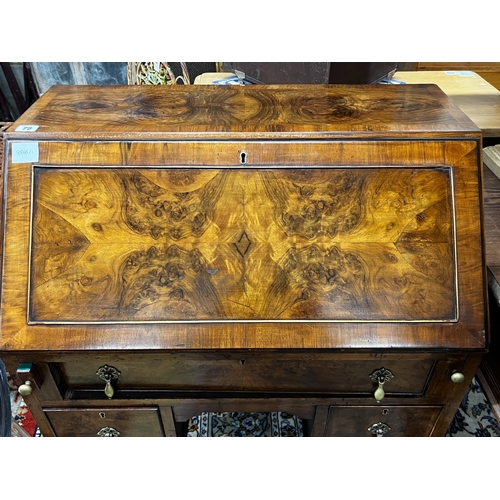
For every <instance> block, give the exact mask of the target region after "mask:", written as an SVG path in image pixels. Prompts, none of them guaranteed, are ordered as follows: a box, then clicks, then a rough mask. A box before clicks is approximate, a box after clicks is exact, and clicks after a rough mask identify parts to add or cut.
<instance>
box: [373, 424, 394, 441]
mask: <svg viewBox="0 0 500 500" xmlns="http://www.w3.org/2000/svg"><path fill="white" fill-rule="evenodd" d="M390 430H391V428H390V426H388V425H387V424H386V423H384V422H377V423H376V424H373V425H370V427H368V431H369V432H371V433H372V434H373V435H374V436H377V437H384V436H385V434H387V433H388V432H389V431H390Z"/></svg>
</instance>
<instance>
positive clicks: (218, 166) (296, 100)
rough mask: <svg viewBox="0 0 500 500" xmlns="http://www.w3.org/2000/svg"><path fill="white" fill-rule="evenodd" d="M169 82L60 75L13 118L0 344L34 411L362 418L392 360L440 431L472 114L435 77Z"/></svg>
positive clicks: (407, 394) (476, 316)
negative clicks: (380, 81) (113, 83)
mask: <svg viewBox="0 0 500 500" xmlns="http://www.w3.org/2000/svg"><path fill="white" fill-rule="evenodd" d="M176 87H178V88H176V89H167V88H158V87H155V86H151V87H148V86H144V87H142V86H141V88H137V87H117V88H106V87H102V88H97V87H71V86H68V87H56V88H54V89H53V90H51V91H49V92H47V93H46V94H45V95H44V96H42V98H41V99H40V100H39V101H38V102H37V103H36V104H35V105H34V106H33V107H32V108H31V109H30V110H29V111H28V112H27V113H26V114H25V115H24V116H23V117H22V118H21V119H20V120H19V123H18V124H17V125H19V124H26V125H28V124H29V125H37V126H38V129H37V130H36V131H35V132H30V133H28V132H15V131H12V132H7V134H6V138H7V143H6V144H7V155H8V161H7V162H6V175H5V176H4V179H5V182H6V184H5V189H4V193H5V200H4V207H3V210H4V212H3V214H4V221H5V227H4V237H3V242H4V258H3V271H4V277H3V282H2V315H1V336H0V353H1V355H2V358H4V359H5V362H6V365H7V367H8V370H9V371H10V372H11V373H13V377H14V380H15V382H16V384H18V385H21V384H25V383H27V382H29V383H30V384H31V386H32V394H31V395H29V396H27V397H26V399H27V401H28V404H29V405H30V407H31V409H32V412H33V414H34V416H35V418H36V419H37V421H39V422H40V428H41V429H42V432H43V434H44V435H46V436H52V435H54V436H55V435H76V434H77V433H78V432H79V431H76V430H73V428H74V427H75V426H80V425H81V426H82V428H85V429H87V430H86V431H85V432H87V431H88V432H90V433H91V434H92V435H93V433H95V432H96V431H95V425H94V424H95V423H96V422H95V421H94V420H96V419H97V421H98V422H99V419H102V418H103V417H101V416H100V415H99V412H103V411H104V413H106V415H108V411H110V412H113V411H115V410H116V415H115V416H114V417H113V418H114V419H116V423H117V425H118V424H120V425H121V424H122V423H123V425H124V428H128V429H129V430H130V433H131V434H132V435H142V434H141V433H143V432H144V427H143V423H144V416H147V415H150V416H151V415H153V417H154V418H153V420H155V422H157V424H154V425H153V424H151V422H150V423H149V424H148V425H152V427H151V428H152V429H154V430H151V433H153V432H157V431H158V432H161V434H162V435H174V434H179V433H182V432H184V431H185V425H186V424H185V422H186V421H187V420H188V419H189V418H190V417H191V416H192V415H196V414H199V412H200V411H288V412H291V413H294V414H296V415H298V416H300V417H301V418H303V419H304V423H305V424H304V425H305V429H306V434H307V435H337V434H335V433H337V432H338V427H337V423H335V422H341V421H343V419H344V417H343V416H342V415H345V413H344V412H343V411H341V408H346V407H347V408H350V407H356V408H361V409H360V410H359V411H357V412H355V415H354V414H353V417H352V418H355V419H356V421H357V423H356V426H357V427H356V429H354V428H353V427H350V426H349V425H347V426H346V427H345V429H344V430H343V431H342V432H341V434H340V435H350V433H351V432H353V433H355V435H365V434H366V429H365V423H364V422H365V418H364V416H363V415H365V414H366V412H365V411H364V410H363V409H362V408H368V410H366V411H368V413H370V412H371V413H370V415H372V413H373V412H375V413H376V412H377V411H378V408H380V404H379V403H377V400H376V399H375V396H374V394H375V391H376V390H377V389H378V385H379V384H380V383H381V382H380V381H377V380H378V379H377V378H375V379H372V375H373V374H374V373H375V372H376V371H377V370H382V371H384V372H385V370H389V371H390V372H391V373H392V375H393V376H392V378H390V380H389V381H385V382H383V383H384V384H385V385H384V390H385V391H386V393H385V394H386V395H385V397H384V403H383V404H384V408H385V407H389V406H390V407H394V411H395V413H396V412H397V411H400V416H399V417H397V419H396V421H397V422H399V423H398V424H397V425H396V424H395V425H396V427H397V426H399V428H400V432H401V433H402V434H403V435H429V434H431V435H442V434H443V433H444V432H445V430H446V428H447V426H448V424H449V422H450V420H451V419H452V418H453V415H454V413H455V410H456V407H457V406H458V404H459V403H460V401H461V399H462V398H463V395H464V393H465V391H466V389H467V384H469V383H470V381H471V379H472V377H473V375H474V374H475V373H476V369H477V366H478V364H479V363H480V361H481V358H482V356H483V353H484V351H485V348H486V346H487V332H486V305H485V300H484V296H485V290H486V269H485V266H484V259H483V247H482V238H481V230H482V199H481V192H482V180H483V179H482V170H481V167H480V158H481V151H480V143H481V132H480V130H479V129H478V128H477V127H476V126H475V125H474V124H473V123H472V122H471V121H470V119H468V118H467V117H466V116H465V115H464V114H463V113H462V112H461V111H460V110H459V109H458V108H457V107H456V106H454V105H453V104H452V102H451V101H450V99H449V98H447V97H446V96H445V95H444V93H443V92H442V91H440V90H439V88H438V87H437V86H435V85H424V86H410V85H408V86H377V85H375V86H358V87H351V86H349V87H341V86H302V87H298V86H283V87H280V86H269V87H266V86H254V87H236V88H226V87H222V88H221V87H215V86H213V87H212V86H195V87H189V86H186V87H182V86H176ZM26 142H28V143H29V144H30V145H33V146H34V145H35V144H36V146H37V147H36V148H34V150H36V151H37V156H38V158H37V159H36V160H32V161H29V162H22V160H21V162H19V163H17V162H16V161H19V160H16V158H14V157H13V155H12V151H13V148H14V149H15V148H16V147H18V145H19V143H26ZM106 365H107V368H106ZM110 366H111V367H114V369H115V370H116V371H117V372H119V373H114V375H116V379H115V378H113V379H112V380H108V381H106V380H105V378H102V370H101V368H103V367H105V369H104V368H103V370H104V371H106V370H108V369H109V367H110ZM456 372H461V373H463V375H464V377H463V382H462V383H455V382H453V381H452V375H453V374H454V373H456ZM114 375H113V376H114ZM107 376H108V377H111V375H110V374H109V373H108V375H107ZM111 388H112V389H113V390H110V389H111ZM105 390H106V392H105ZM109 398H111V399H109ZM331 407H336V408H337V407H338V409H339V412H338V414H337V413H335V412H334V411H333V410H332V411H330V408H331ZM396 407H399V408H400V410H396V409H395V408H396ZM427 408H432V411H431V412H430V413H429V412H427V410H426V409H427ZM106 409H107V410H106ZM141 409H143V410H141ZM146 409H149V410H148V411H146ZM105 410H106V411H105ZM96 411H97V413H96ZM419 412H422V413H421V414H422V415H423V416H424V417H425V421H426V422H427V423H426V424H425V425H423V426H421V427H418V428H417V427H415V426H414V425H413V424H412V418H411V416H412V414H414V413H415V414H418V413H419ZM334 413H335V414H334ZM375 413H373V415H375ZM111 414H112V413H109V415H111ZM89 415H90V417H89ZM349 418H351V417H349ZM129 424H130V426H129ZM368 425H370V423H368ZM118 430H119V429H118ZM127 432H128V431H127ZM398 432H399V431H398Z"/></svg>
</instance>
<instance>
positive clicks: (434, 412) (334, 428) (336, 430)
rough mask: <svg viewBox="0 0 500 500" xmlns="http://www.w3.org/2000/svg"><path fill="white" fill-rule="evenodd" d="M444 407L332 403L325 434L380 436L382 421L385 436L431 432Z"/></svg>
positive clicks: (408, 435) (403, 435) (404, 435)
mask: <svg viewBox="0 0 500 500" xmlns="http://www.w3.org/2000/svg"><path fill="white" fill-rule="evenodd" d="M440 411H441V408H440V407H439V406H436V407H432V406H422V407H418V408H411V407H404V406H402V407H398V406H394V407H383V406H380V407H376V408H370V407H359V406H352V407H342V406H332V407H331V408H330V411H329V413H328V423H327V428H326V434H325V436H329V437H342V436H359V437H377V436H376V435H375V434H373V433H372V430H373V432H376V426H377V424H379V423H382V424H385V425H386V426H387V427H386V428H385V430H384V431H383V432H384V434H383V436H384V437H411V436H420V437H426V436H429V435H430V434H431V432H432V429H433V427H434V424H435V422H436V418H437V416H438V415H439V412H440Z"/></svg>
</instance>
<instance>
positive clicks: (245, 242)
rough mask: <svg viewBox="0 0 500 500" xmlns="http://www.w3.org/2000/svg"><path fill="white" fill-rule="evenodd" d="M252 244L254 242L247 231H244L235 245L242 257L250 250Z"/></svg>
mask: <svg viewBox="0 0 500 500" xmlns="http://www.w3.org/2000/svg"><path fill="white" fill-rule="evenodd" d="M251 244H252V242H251V241H250V239H249V238H248V235H247V233H245V231H243V234H242V235H241V236H240V239H239V240H238V241H237V242H236V243H234V246H235V247H236V250H238V252H239V254H240V255H241V256H242V257H245V254H246V253H247V252H248V249H249V248H250V245H251Z"/></svg>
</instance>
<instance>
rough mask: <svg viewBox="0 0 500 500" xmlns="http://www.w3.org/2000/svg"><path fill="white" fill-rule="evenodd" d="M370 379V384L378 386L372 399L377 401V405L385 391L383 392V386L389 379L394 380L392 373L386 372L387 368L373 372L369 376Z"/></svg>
mask: <svg viewBox="0 0 500 500" xmlns="http://www.w3.org/2000/svg"><path fill="white" fill-rule="evenodd" d="M370 378H371V380H372V382H375V383H376V384H378V387H377V389H376V390H375V394H374V397H375V399H376V400H377V403H380V401H382V399H384V397H385V391H384V384H385V383H386V382H389V380H391V378H394V375H393V373H392V372H391V370H388V369H387V368H384V367H382V368H380V369H378V370H375V371H374V372H373V373H372V374H371V375H370Z"/></svg>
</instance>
